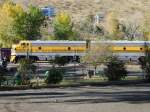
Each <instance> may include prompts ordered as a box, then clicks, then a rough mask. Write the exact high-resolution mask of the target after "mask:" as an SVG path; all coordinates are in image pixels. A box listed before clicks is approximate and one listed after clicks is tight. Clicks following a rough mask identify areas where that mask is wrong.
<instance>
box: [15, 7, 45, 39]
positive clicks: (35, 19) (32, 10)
mask: <svg viewBox="0 0 150 112" xmlns="http://www.w3.org/2000/svg"><path fill="white" fill-rule="evenodd" d="M44 21H45V17H44V15H43V13H42V12H41V10H40V9H39V8H37V7H33V6H30V7H29V10H28V11H26V12H23V13H21V14H19V15H17V16H16V19H15V24H14V31H15V33H16V35H17V37H19V38H22V39H27V40H36V39H39V38H40V37H41V33H40V28H41V26H42V25H43V24H44Z"/></svg>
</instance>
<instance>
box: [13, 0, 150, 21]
mask: <svg viewBox="0 0 150 112" xmlns="http://www.w3.org/2000/svg"><path fill="white" fill-rule="evenodd" d="M13 1H14V2H17V3H22V4H23V5H24V6H28V5H29V4H34V5H36V6H39V7H43V6H49V5H51V6H54V7H56V8H57V11H67V12H69V13H70V14H71V15H72V17H73V19H74V20H75V21H76V22H77V21H81V20H82V19H84V18H85V17H86V16H88V15H90V14H93V15H95V14H99V13H107V12H108V11H110V10H116V11H117V13H118V17H119V18H120V20H127V19H132V20H136V21H137V20H141V19H142V16H143V13H144V12H147V11H150V1H149V0H13Z"/></svg>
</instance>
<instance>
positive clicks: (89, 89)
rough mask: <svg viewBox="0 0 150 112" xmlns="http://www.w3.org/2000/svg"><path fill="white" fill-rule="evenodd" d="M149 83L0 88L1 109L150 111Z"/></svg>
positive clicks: (21, 111) (7, 111)
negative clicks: (27, 88)
mask: <svg viewBox="0 0 150 112" xmlns="http://www.w3.org/2000/svg"><path fill="white" fill-rule="evenodd" d="M149 106H150V84H139V85H127V86H101V87H99V86H83V87H68V88H51V89H38V90H15V91H3V92H2V91H1V92H0V112H149Z"/></svg>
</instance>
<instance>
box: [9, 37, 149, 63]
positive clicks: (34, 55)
mask: <svg viewBox="0 0 150 112" xmlns="http://www.w3.org/2000/svg"><path fill="white" fill-rule="evenodd" d="M95 43H99V44H101V43H103V44H110V45H111V50H112V52H113V54H114V55H117V56H118V57H119V58H120V59H121V60H130V61H136V60H139V59H140V58H141V57H143V56H144V45H145V41H91V42H90V43H87V42H86V41H62V40H61V41H57V40H55V41H40V40H39V41H20V43H19V44H16V45H13V46H12V51H11V62H17V61H18V60H20V59H22V58H25V57H27V56H28V57H29V58H31V59H32V60H35V61H38V60H52V59H54V58H55V57H57V56H58V57H62V56H63V57H66V58H68V60H72V59H73V58H74V57H75V59H76V60H79V59H80V57H81V56H84V55H85V53H86V51H87V49H88V47H89V46H91V45H93V44H95ZM147 44H148V45H149V44H150V42H149V41H148V42H147Z"/></svg>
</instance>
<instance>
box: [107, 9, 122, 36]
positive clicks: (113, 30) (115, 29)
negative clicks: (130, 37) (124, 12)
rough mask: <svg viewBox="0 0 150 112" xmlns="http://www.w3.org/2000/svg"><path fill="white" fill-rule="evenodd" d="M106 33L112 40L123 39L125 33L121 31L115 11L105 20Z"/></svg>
mask: <svg viewBox="0 0 150 112" xmlns="http://www.w3.org/2000/svg"><path fill="white" fill-rule="evenodd" d="M105 31H106V35H109V37H111V38H112V39H122V38H123V32H121V31H120V23H119V20H118V19H117V15H116V12H115V11H110V12H109V13H108V14H107V15H106V18H105Z"/></svg>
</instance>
